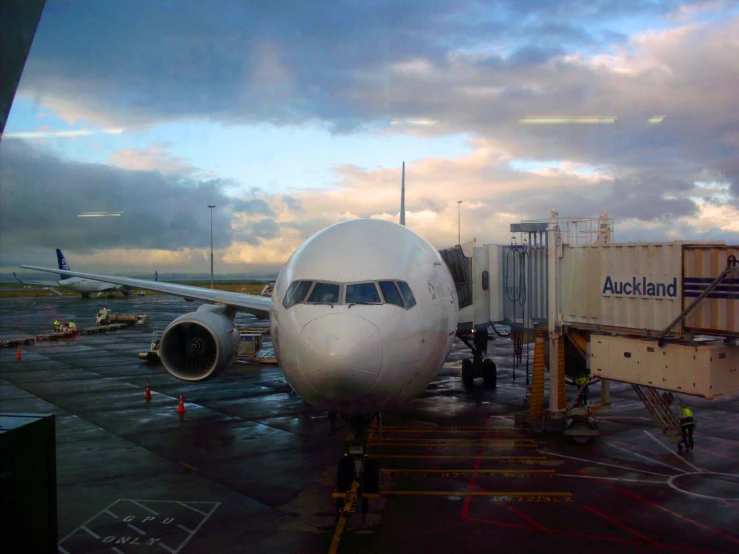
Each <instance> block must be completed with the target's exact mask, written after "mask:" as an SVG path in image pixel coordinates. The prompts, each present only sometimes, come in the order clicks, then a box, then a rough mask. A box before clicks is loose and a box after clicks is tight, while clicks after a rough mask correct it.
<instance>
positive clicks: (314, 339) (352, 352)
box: [298, 313, 382, 401]
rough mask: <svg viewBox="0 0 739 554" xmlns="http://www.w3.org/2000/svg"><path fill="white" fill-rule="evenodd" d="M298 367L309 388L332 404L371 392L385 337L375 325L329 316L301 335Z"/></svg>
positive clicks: (345, 316)
mask: <svg viewBox="0 0 739 554" xmlns="http://www.w3.org/2000/svg"><path fill="white" fill-rule="evenodd" d="M298 364H299V367H300V371H301V372H302V373H303V377H304V378H305V380H306V381H307V383H308V385H309V386H310V387H311V388H312V389H313V390H314V391H316V392H317V393H318V394H320V395H322V396H324V397H325V398H328V399H329V400H339V401H340V400H350V399H352V398H357V397H359V396H361V395H362V394H364V393H366V392H367V391H369V389H370V388H371V387H372V385H373V384H374V382H375V380H376V379H377V376H378V375H379V373H380V368H381V366H382V336H381V335H380V331H379V329H378V328H377V327H376V326H375V324H374V323H372V322H371V321H368V320H366V319H364V318H363V317H359V316H356V315H353V314H346V313H337V314H327V315H323V316H321V317H318V318H316V319H314V320H312V321H311V322H309V323H308V324H307V325H306V326H305V327H304V328H303V331H302V332H301V334H300V341H299V353H298Z"/></svg>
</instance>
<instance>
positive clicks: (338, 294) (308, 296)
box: [303, 281, 342, 305]
mask: <svg viewBox="0 0 739 554" xmlns="http://www.w3.org/2000/svg"><path fill="white" fill-rule="evenodd" d="M321 285H328V286H330V287H336V296H335V298H336V300H335V301H330V300H311V298H312V297H313V293H314V292H315V291H316V289H317V288H318V287H319V286H321ZM341 293H342V286H341V283H337V282H336V281H314V282H313V285H312V286H311V288H310V290H309V291H308V294H306V295H305V299H304V300H303V303H305V304H331V305H333V304H339V303H340V300H341V296H342V295H341Z"/></svg>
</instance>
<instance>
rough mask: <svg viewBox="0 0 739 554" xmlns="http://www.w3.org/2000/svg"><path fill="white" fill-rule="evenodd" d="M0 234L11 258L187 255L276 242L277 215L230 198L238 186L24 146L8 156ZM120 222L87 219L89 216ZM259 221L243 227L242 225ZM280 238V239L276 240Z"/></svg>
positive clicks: (8, 149)
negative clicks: (131, 252)
mask: <svg viewBox="0 0 739 554" xmlns="http://www.w3.org/2000/svg"><path fill="white" fill-rule="evenodd" d="M0 181H1V182H2V183H3V186H2V189H0V204H1V205H2V207H3V217H2V218H1V219H0V235H1V236H2V238H3V244H2V250H3V255H4V257H7V256H9V255H12V254H13V253H18V252H23V251H25V250H26V249H33V248H35V249H53V248H64V249H66V250H70V251H71V250H74V251H75V252H77V253H87V252H89V251H91V250H96V249H144V250H157V251H165V250H166V251H184V250H186V249H198V248H208V247H209V246H210V213H209V210H208V208H207V206H208V205H209V204H215V205H216V206H218V207H217V209H215V210H213V241H214V244H215V246H216V248H226V247H227V246H228V245H230V244H232V243H233V242H234V241H240V240H249V241H252V242H253V243H254V244H259V242H260V240H261V239H260V237H263V236H264V237H268V236H273V234H274V231H273V229H274V228H273V227H271V226H270V222H271V224H274V221H273V220H272V219H270V218H271V217H274V215H275V213H274V212H273V211H272V209H271V208H270V206H269V205H268V204H267V202H266V201H265V200H263V199H255V198H251V199H239V198H233V197H231V196H227V195H226V194H225V193H224V192H223V189H224V188H225V187H227V186H229V185H230V184H231V182H229V181H226V180H222V179H200V180H198V179H191V178H187V177H181V176H177V175H171V174H164V173H162V172H160V171H153V170H143V169H138V170H131V169H122V168H119V167H115V166H106V165H102V164H93V163H82V162H72V161H65V160H62V159H60V158H57V157H55V156H54V155H52V154H50V153H49V152H48V151H46V150H42V149H40V148H34V147H32V146H30V145H29V144H28V143H25V142H23V141H12V142H7V143H6V142H3V145H2V149H0ZM103 211H106V212H109V211H117V212H118V211H119V212H122V215H121V216H120V217H98V218H79V217H77V215H78V214H79V213H82V212H103ZM239 218H241V220H243V221H247V220H249V219H250V218H251V219H253V220H255V221H257V224H255V225H256V226H253V227H249V226H236V225H235V224H234V221H237V220H239ZM270 233H272V234H270Z"/></svg>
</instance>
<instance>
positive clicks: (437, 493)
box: [380, 490, 572, 498]
mask: <svg viewBox="0 0 739 554" xmlns="http://www.w3.org/2000/svg"><path fill="white" fill-rule="evenodd" d="M380 494H383V495H386V496H389V495H393V496H402V495H409V496H517V497H531V498H536V497H539V498H555V497H558V498H561V497H571V496H572V493H571V492H499V491H495V492H494V491H396V490H383V491H380Z"/></svg>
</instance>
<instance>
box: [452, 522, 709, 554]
mask: <svg viewBox="0 0 739 554" xmlns="http://www.w3.org/2000/svg"><path fill="white" fill-rule="evenodd" d="M463 519H464V520H465V521H474V522H476V523H489V524H492V525H504V526H506V527H516V528H518V529H530V530H532V531H541V532H543V533H554V534H556V535H567V536H570V537H582V538H586V539H597V540H602V541H610V542H620V543H626V544H636V545H638V546H647V547H649V548H661V549H663V550H680V551H685V552H697V553H698V554H717V553H716V552H714V551H713V550H699V549H697V548H690V547H686V546H670V545H666V544H660V543H658V542H645V541H637V540H634V539H622V538H620V537H604V536H602V535H589V534H587V533H577V532H575V531H560V530H558V529H539V528H538V527H531V526H529V525H521V524H519V523H506V522H503V521H495V520H491V519H479V518H474V517H465V518H463Z"/></svg>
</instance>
